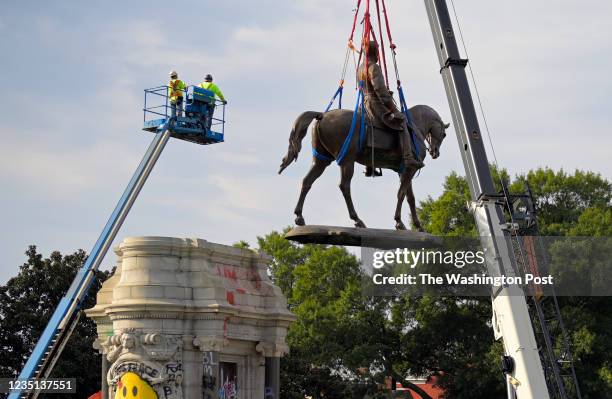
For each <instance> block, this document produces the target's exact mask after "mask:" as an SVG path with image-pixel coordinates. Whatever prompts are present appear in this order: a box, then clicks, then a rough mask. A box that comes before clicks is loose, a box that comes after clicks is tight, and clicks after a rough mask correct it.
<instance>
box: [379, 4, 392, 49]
mask: <svg viewBox="0 0 612 399" xmlns="http://www.w3.org/2000/svg"><path fill="white" fill-rule="evenodd" d="M381 1H382V9H383V14H385V25H386V26H387V36H389V45H390V46H391V49H393V50H395V43H393V38H392V37H391V28H390V27H389V17H388V16H387V6H386V5H385V0H381Z"/></svg>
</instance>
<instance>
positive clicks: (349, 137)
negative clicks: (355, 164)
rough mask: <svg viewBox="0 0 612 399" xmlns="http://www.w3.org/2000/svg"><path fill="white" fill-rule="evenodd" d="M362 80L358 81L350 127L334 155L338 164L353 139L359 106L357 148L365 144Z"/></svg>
mask: <svg viewBox="0 0 612 399" xmlns="http://www.w3.org/2000/svg"><path fill="white" fill-rule="evenodd" d="M363 86H364V82H363V80H362V81H360V82H359V92H358V93H357V101H356V103H355V110H354V111H353V119H352V120H351V128H350V129H349V132H348V134H347V135H346V138H345V139H344V143H342V147H340V151H339V152H338V156H337V157H336V163H337V164H338V165H340V164H341V163H342V161H343V160H344V157H345V156H346V153H347V152H348V150H349V148H350V146H351V141H352V140H353V135H354V134H355V126H357V115H358V114H359V108H361V118H360V119H361V121H360V124H359V150H361V149H362V148H363V145H364V144H365V134H366V132H365V108H364V99H363Z"/></svg>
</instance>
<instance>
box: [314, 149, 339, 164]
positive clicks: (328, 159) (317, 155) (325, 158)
mask: <svg viewBox="0 0 612 399" xmlns="http://www.w3.org/2000/svg"><path fill="white" fill-rule="evenodd" d="M312 155H313V156H314V157H315V158H317V159H318V160H320V161H326V162H331V161H333V160H334V158H332V157H328V156H327V155H325V154H321V153H320V152H319V151H317V149H316V148H314V147H312Z"/></svg>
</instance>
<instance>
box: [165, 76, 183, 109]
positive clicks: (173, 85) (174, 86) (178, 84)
mask: <svg viewBox="0 0 612 399" xmlns="http://www.w3.org/2000/svg"><path fill="white" fill-rule="evenodd" d="M185 87H186V86H185V83H183V81H182V80H180V79H171V80H170V83H169V84H168V97H170V102H173V103H175V102H176V101H177V100H178V99H179V98H183V90H185Z"/></svg>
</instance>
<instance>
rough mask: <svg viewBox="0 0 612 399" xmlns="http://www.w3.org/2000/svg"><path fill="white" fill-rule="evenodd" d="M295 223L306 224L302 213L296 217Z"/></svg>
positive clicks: (298, 224)
mask: <svg viewBox="0 0 612 399" xmlns="http://www.w3.org/2000/svg"><path fill="white" fill-rule="evenodd" d="M295 224H296V225H297V226H303V225H305V224H306V222H305V221H304V217H303V216H301V215H300V216H298V217H296V218H295Z"/></svg>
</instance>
